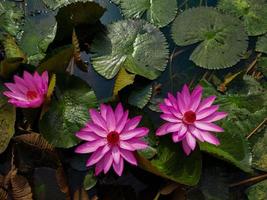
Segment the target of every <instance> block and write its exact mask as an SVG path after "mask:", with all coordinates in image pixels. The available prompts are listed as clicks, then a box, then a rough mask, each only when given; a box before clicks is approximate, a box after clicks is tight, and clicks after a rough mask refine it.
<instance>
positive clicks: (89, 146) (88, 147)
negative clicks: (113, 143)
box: [75, 139, 107, 153]
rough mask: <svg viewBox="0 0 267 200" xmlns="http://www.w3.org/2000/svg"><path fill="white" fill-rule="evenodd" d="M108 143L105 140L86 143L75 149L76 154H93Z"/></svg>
mask: <svg viewBox="0 0 267 200" xmlns="http://www.w3.org/2000/svg"><path fill="white" fill-rule="evenodd" d="M106 144H107V142H106V141H105V140H104V139H101V140H95V141H92V142H86V143H84V144H81V145H80V146H78V147H77V148H76V149H75V152H76V153H92V152H94V151H96V150H97V149H98V148H99V147H102V146H104V145H106Z"/></svg>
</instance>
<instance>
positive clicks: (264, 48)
mask: <svg viewBox="0 0 267 200" xmlns="http://www.w3.org/2000/svg"><path fill="white" fill-rule="evenodd" d="M256 51H259V52H262V53H267V34H265V35H263V36H261V37H259V39H258V41H257V45H256Z"/></svg>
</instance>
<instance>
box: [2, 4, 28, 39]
mask: <svg viewBox="0 0 267 200" xmlns="http://www.w3.org/2000/svg"><path fill="white" fill-rule="evenodd" d="M22 19H23V10H22V9H20V8H18V7H17V6H16V4H15V3H14V2H10V1H1V2H0V31H1V30H3V31H5V32H7V33H9V34H10V35H12V36H16V35H17V33H18V32H19V31H20V28H21V24H22Z"/></svg>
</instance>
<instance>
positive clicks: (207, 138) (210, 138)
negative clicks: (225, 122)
mask: <svg viewBox="0 0 267 200" xmlns="http://www.w3.org/2000/svg"><path fill="white" fill-rule="evenodd" d="M202 137H203V138H204V140H205V141H206V142H208V143H210V144H214V145H216V146H217V145H219V144H220V141H219V139H218V138H217V137H215V136H214V135H213V134H211V133H209V132H205V133H203V134H202Z"/></svg>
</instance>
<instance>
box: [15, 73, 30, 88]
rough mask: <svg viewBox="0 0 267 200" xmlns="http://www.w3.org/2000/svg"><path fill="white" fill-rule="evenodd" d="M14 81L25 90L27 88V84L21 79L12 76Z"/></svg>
mask: <svg viewBox="0 0 267 200" xmlns="http://www.w3.org/2000/svg"><path fill="white" fill-rule="evenodd" d="M14 81H15V84H16V85H23V86H24V87H25V88H28V86H27V83H26V82H25V81H24V79H22V78H21V77H19V76H17V75H15V76H14Z"/></svg>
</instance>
